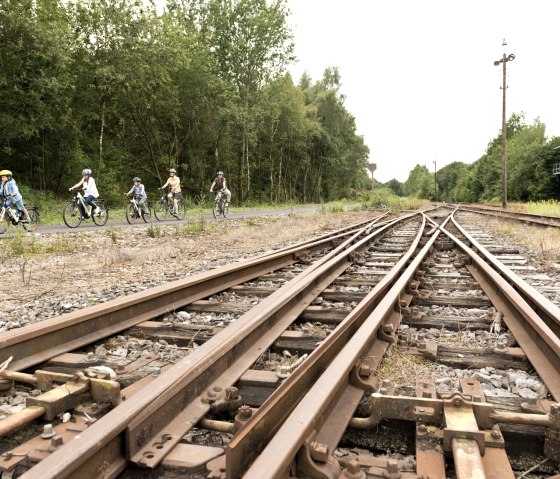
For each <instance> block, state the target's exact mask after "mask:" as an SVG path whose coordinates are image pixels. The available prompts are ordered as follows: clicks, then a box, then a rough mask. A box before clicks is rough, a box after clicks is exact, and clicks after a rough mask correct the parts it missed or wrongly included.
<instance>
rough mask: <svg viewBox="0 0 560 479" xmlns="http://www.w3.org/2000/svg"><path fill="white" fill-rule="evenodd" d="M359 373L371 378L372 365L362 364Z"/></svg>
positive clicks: (361, 375)
mask: <svg viewBox="0 0 560 479" xmlns="http://www.w3.org/2000/svg"><path fill="white" fill-rule="evenodd" d="M358 375H359V376H360V377H361V378H369V377H370V376H371V367H370V366H369V364H365V363H362V364H360V369H359V370H358Z"/></svg>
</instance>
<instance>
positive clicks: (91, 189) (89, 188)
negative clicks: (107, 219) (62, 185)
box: [68, 168, 101, 218]
mask: <svg viewBox="0 0 560 479" xmlns="http://www.w3.org/2000/svg"><path fill="white" fill-rule="evenodd" d="M80 186H81V187H82V189H83V190H84V202H85V203H86V205H89V206H91V211H92V214H94V215H95V216H99V213H101V210H100V209H99V208H98V207H97V205H96V204H95V203H94V202H93V199H94V198H99V192H98V191H97V186H96V184H95V180H94V179H93V178H92V177H91V170H90V169H89V168H85V169H83V170H82V179H81V180H80V181H79V182H78V183H76V184H75V185H74V186H72V187H71V188H68V191H72V190H75V189H76V188H79V187H80ZM81 208H82V205H81V204H80V209H81ZM82 214H83V216H84V218H89V214H88V212H87V211H82Z"/></svg>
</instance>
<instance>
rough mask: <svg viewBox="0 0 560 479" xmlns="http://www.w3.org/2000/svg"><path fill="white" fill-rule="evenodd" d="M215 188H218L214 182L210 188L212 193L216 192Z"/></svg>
mask: <svg viewBox="0 0 560 479" xmlns="http://www.w3.org/2000/svg"><path fill="white" fill-rule="evenodd" d="M214 186H216V182H215V181H213V182H212V186H211V187H210V193H212V192H213V191H214Z"/></svg>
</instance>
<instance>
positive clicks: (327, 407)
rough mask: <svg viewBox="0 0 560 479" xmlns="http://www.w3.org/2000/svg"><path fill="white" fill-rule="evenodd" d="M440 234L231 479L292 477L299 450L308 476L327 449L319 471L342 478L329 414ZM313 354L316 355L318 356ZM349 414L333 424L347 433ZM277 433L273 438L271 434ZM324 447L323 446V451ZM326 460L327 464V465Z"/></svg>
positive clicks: (400, 273)
mask: <svg viewBox="0 0 560 479" xmlns="http://www.w3.org/2000/svg"><path fill="white" fill-rule="evenodd" d="M439 235H440V232H439V231H436V232H434V233H433V235H432V237H431V238H430V240H429V241H428V243H427V244H426V245H425V246H424V247H423V248H422V250H421V251H420V253H419V254H418V255H417V256H416V257H415V258H414V259H413V260H412V262H411V264H410V266H408V267H407V268H406V270H405V271H402V270H399V271H396V273H397V275H398V276H399V277H398V279H397V281H396V282H395V283H394V284H393V286H392V287H391V289H390V290H389V291H388V292H387V294H385V295H384V297H383V298H382V299H381V301H380V302H379V304H378V305H377V307H376V308H375V309H374V310H373V311H372V312H371V314H369V316H368V317H367V318H366V319H365V321H364V322H363V324H362V325H361V326H360V327H359V328H358V329H357V331H356V333H355V334H354V335H352V337H351V338H350V339H349V340H348V342H347V344H346V345H345V346H344V348H343V349H342V350H341V351H340V352H339V353H338V355H337V356H336V357H335V358H334V360H333V361H332V362H331V363H330V364H329V365H328V367H326V369H325V370H324V372H323V373H322V374H321V376H320V378H319V379H318V380H317V381H316V382H315V383H314V384H313V386H312V387H311V389H310V390H309V391H308V392H307V393H306V394H305V396H304V397H303V399H301V400H300V401H299V402H298V404H297V405H296V406H295V407H293V409H292V411H291V413H290V415H289V416H288V417H287V418H286V419H285V420H284V422H283V423H282V425H281V426H274V425H273V424H267V426H268V427H272V428H274V429H277V430H269V431H267V432H266V434H263V435H264V436H265V438H267V439H269V442H268V444H267V445H266V447H265V448H264V450H262V451H261V453H260V455H259V456H258V457H257V458H256V459H255V460H254V462H253V463H252V465H251V466H250V467H249V468H248V469H247V470H246V472H245V473H244V474H243V471H244V469H245V468H244V467H243V466H244V465H245V464H244V462H245V461H243V463H242V464H240V465H235V464H232V465H231V469H229V468H230V465H229V464H228V465H227V466H226V467H228V469H227V471H228V475H227V478H228V479H237V478H238V477H243V478H245V479H263V478H267V479H273V478H274V479H276V478H278V479H280V478H284V477H286V476H287V474H288V471H289V469H290V467H291V465H292V463H293V462H294V460H295V458H296V455H298V452H300V451H304V450H306V452H300V454H299V456H298V457H299V459H301V460H302V462H303V463H304V464H302V465H301V467H303V468H304V470H303V475H304V476H305V473H306V470H307V469H306V467H307V468H313V467H315V466H316V465H317V464H316V463H313V464H312V462H314V461H312V460H310V459H312V455H313V453H314V451H315V453H316V451H317V449H323V450H324V451H327V454H326V456H327V457H323V458H322V459H321V462H322V464H321V465H319V466H318V467H319V468H320V471H322V472H323V473H324V474H325V476H324V477H338V476H333V475H331V474H333V473H334V472H336V469H337V465H336V464H334V462H333V461H332V460H329V458H328V456H329V454H328V451H332V450H333V445H334V447H336V443H335V441H336V442H338V441H337V435H333V434H332V429H331V430H327V429H328V428H329V425H328V424H327V422H328V419H330V413H332V412H333V411H335V408H336V401H337V398H340V397H343V396H345V393H346V391H348V390H349V391H350V394H351V393H352V388H355V387H356V386H355V384H356V382H353V381H351V371H352V370H353V369H354V368H355V366H356V365H357V364H359V362H360V360H361V359H364V358H366V357H367V356H369V354H368V353H369V352H370V351H372V349H373V348H375V347H376V343H377V345H380V343H381V342H382V341H380V340H378V338H377V334H378V333H377V331H378V330H379V329H380V328H382V327H383V324H384V323H386V321H387V320H388V318H389V317H390V316H391V315H392V314H393V312H394V310H395V305H396V306H397V309H398V308H400V307H401V304H400V298H401V295H403V293H404V292H405V290H406V288H407V286H408V284H409V282H410V280H411V279H412V277H413V275H414V273H415V272H416V270H417V269H418V268H419V267H420V264H421V262H422V261H423V259H424V258H425V257H426V256H427V255H428V253H429V251H430V249H431V248H432V246H433V244H434V242H435V240H436V239H437V237H438V236H439ZM390 324H392V323H390ZM393 328H394V327H393ZM394 330H396V328H394ZM388 344H389V343H388V342H386V344H385V347H388ZM383 349H384V348H383V346H381V348H380V347H379V346H377V352H378V353H380V352H381V353H382V352H383ZM311 356H313V353H312V355H311ZM311 356H310V358H311ZM277 393H278V394H277ZM363 393H364V389H361V388H359V391H358V395H359V397H358V399H357V401H356V399H354V404H353V407H354V408H355V407H356V406H357V405H358V402H359V399H360V398H361V395H363ZM280 394H281V389H279V390H278V391H277V392H275V393H274V394H273V396H271V397H270V398H269V399H268V401H267V403H270V402H272V401H274V400H278V396H279V395H280ZM346 394H348V393H346ZM267 403H265V404H264V405H263V407H262V408H261V409H263V411H264V410H266V409H268V407H267V406H268V404H267ZM348 412H349V413H350V417H347V418H346V421H344V420H340V419H337V420H336V421H331V423H333V424H340V425H342V430H343V431H344V428H345V427H346V424H347V423H348V421H349V420H350V418H351V415H352V414H353V412H354V409H351V410H350V411H347V413H348ZM257 415H259V413H257ZM257 419H258V418H257V416H255V420H254V421H255V422H256V421H257ZM253 424H254V423H253ZM249 427H250V426H249ZM339 429H340V426H339ZM323 430H325V432H324V433H323V432H322V431H323ZM314 431H316V433H314ZM244 432H245V430H242V431H241V433H244ZM246 434H247V436H248V437H250V435H251V432H249V431H247V432H246ZM253 434H255V433H253ZM272 434H274V435H273V436H272ZM339 434H340V433H339ZM243 440H244V439H239V440H237V438H234V440H233V445H232V447H239V446H238V444H239V443H240V442H241V441H243ZM321 445H322V446H323V447H321ZM254 446H255V444H254V443H253V447H254ZM302 448H305V449H302ZM228 449H229V447H228ZM242 450H243V452H247V448H246V447H244V448H243V449H242ZM228 452H229V451H228ZM253 458H254V456H252V457H251V459H253ZM323 459H325V460H324V461H323ZM298 466H299V465H298ZM330 471H332V472H330ZM337 472H340V469H338V471H337Z"/></svg>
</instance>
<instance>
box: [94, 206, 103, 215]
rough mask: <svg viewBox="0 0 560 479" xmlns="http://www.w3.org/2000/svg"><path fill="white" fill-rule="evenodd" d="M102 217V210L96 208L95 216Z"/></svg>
mask: <svg viewBox="0 0 560 479" xmlns="http://www.w3.org/2000/svg"><path fill="white" fill-rule="evenodd" d="M99 215H101V210H100V209H99V208H95V210H93V216H99Z"/></svg>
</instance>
